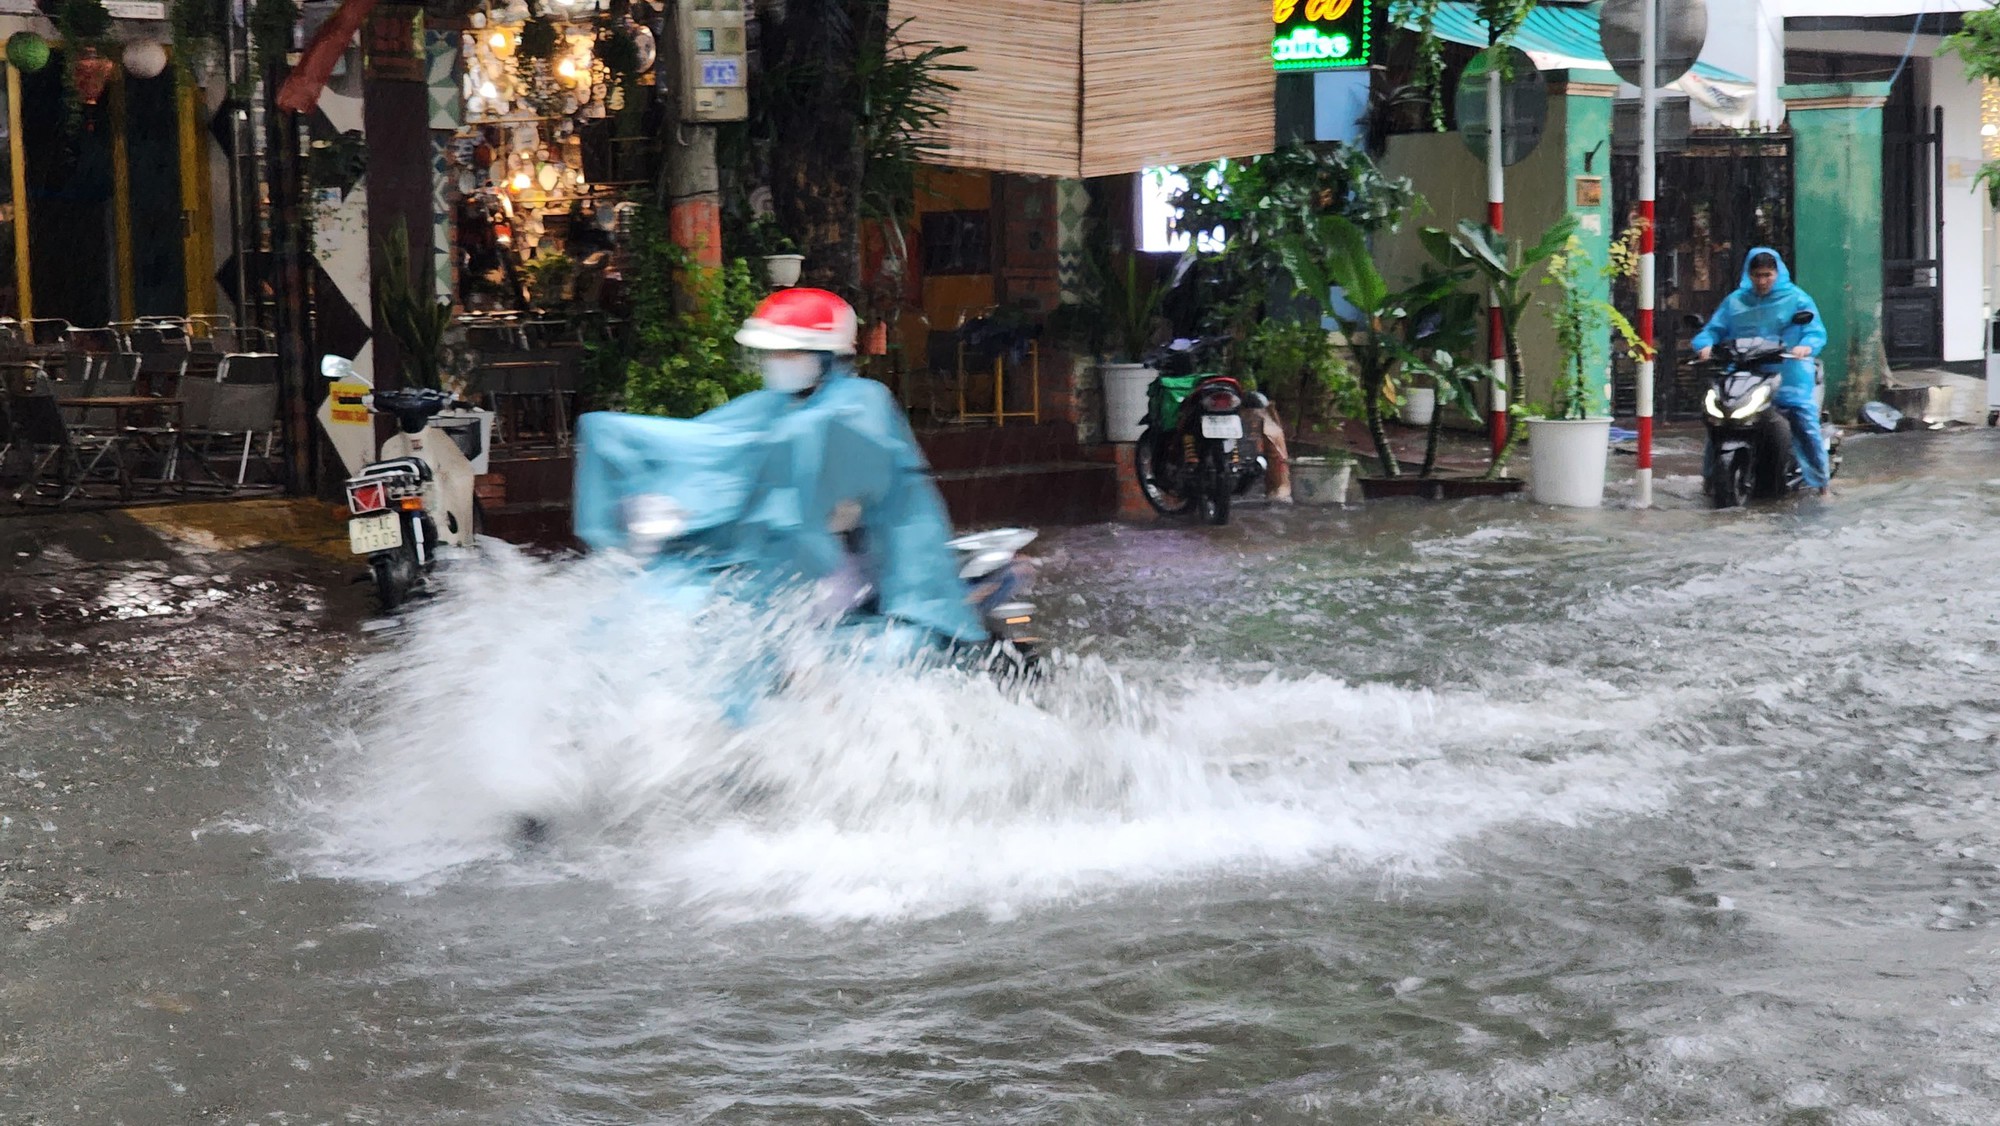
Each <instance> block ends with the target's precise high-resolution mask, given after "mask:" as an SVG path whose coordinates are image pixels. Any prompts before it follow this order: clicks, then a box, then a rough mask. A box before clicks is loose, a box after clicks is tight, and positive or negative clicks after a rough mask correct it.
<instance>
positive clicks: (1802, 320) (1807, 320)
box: [1792, 309, 1817, 325]
mask: <svg viewBox="0 0 2000 1126" xmlns="http://www.w3.org/2000/svg"><path fill="white" fill-rule="evenodd" d="M1816 319H1817V318H1815V317H1814V316H1813V311H1812V310H1811V309H1800V310H1799V311H1798V312H1796V313H1793V314H1792V323H1793V324H1795V325H1809V324H1811V323H1813V321H1814V320H1816Z"/></svg>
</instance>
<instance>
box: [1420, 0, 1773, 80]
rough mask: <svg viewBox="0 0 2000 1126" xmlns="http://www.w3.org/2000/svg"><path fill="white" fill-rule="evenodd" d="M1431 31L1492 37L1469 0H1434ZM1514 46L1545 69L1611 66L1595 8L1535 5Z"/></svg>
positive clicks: (1458, 38)
mask: <svg viewBox="0 0 2000 1126" xmlns="http://www.w3.org/2000/svg"><path fill="white" fill-rule="evenodd" d="M1402 23H1403V26H1404V27H1406V28H1409V29H1411V30H1415V27H1416V21H1415V19H1414V18H1406V19H1404V20H1403V21H1402ZM1432 30H1433V31H1435V32H1436V33H1437V35H1438V36H1439V37H1441V38H1444V39H1449V40H1451V41H1452V42H1454V43H1463V44H1465V45H1466V46H1468V47H1484V46H1486V45H1487V43H1488V42H1490V41H1491V38H1492V37H1491V35H1490V34H1489V33H1488V30H1487V27H1486V23H1485V21H1483V20H1481V19H1480V18H1479V15H1478V11H1477V8H1476V6H1475V5H1474V4H1472V3H1470V2H1469V0H1447V2H1446V3H1443V4H1440V5H1438V11H1437V20H1436V21H1435V22H1434V23H1433V24H1432ZM1514 46H1516V47H1519V48H1520V49H1521V50H1523V51H1526V52H1527V53H1528V54H1529V55H1530V56H1532V57H1534V59H1535V65H1536V66H1539V67H1541V68H1542V69H1544V70H1554V69H1564V68H1570V69H1592V70H1610V69H1611V64H1610V62H1608V61H1606V59H1605V58H1604V48H1602V47H1600V46H1598V43H1597V12H1596V11H1595V10H1594V9H1592V8H1571V7H1561V8H1551V7H1546V6H1539V5H1538V6H1536V7H1535V8H1533V9H1531V10H1530V11H1529V12H1528V19H1527V22H1526V23H1524V24H1522V25H1521V30H1520V31H1519V32H1517V33H1516V34H1515V36H1514ZM1694 73H1695V75H1697V76H1698V77H1701V78H1705V79H1708V80H1709V81H1711V82H1727V83H1730V84H1733V85H1750V84H1751V82H1750V79H1747V78H1744V77H1743V76H1742V75H1739V74H1735V73H1732V72H1730V71H1727V70H1724V69H1723V68H1721V67H1719V66H1712V65H1710V64H1708V63H1704V62H1697V63H1695V64H1694Z"/></svg>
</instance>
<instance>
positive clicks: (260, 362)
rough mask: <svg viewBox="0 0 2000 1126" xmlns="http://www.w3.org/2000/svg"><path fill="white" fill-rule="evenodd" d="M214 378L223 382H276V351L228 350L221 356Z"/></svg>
mask: <svg viewBox="0 0 2000 1126" xmlns="http://www.w3.org/2000/svg"><path fill="white" fill-rule="evenodd" d="M215 378H216V379H218V380H220V381H222V382H224V383H276V382H278V354H277V353H276V352H230V353H228V354H226V355H224V356H223V357H222V363H221V364H220V365H219V366H218V367H217V369H216V373H215Z"/></svg>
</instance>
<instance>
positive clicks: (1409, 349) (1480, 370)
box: [1403, 267, 1486, 477]
mask: <svg viewBox="0 0 2000 1126" xmlns="http://www.w3.org/2000/svg"><path fill="white" fill-rule="evenodd" d="M1470 276H1471V272H1470V271H1469V270H1439V269H1437V268H1436V267H1426V268H1425V270H1424V274H1423V277H1422V278H1420V279H1419V280H1418V282H1417V284H1416V285H1415V286H1414V287H1412V288H1411V290H1410V295H1411V296H1412V298H1414V300H1413V301H1412V302H1411V313H1410V316H1409V318H1408V319H1407V320H1406V321H1405V322H1404V340H1403V350H1404V359H1403V366H1404V369H1405V370H1406V371H1408V372H1411V373H1414V374H1418V375H1422V376H1424V377H1425V378H1427V379H1428V380H1429V381H1430V384H1431V387H1432V388H1433V389H1434V390H1435V392H1436V394H1437V400H1436V405H1435V407H1434V408H1433V409H1432V411H1431V422H1430V431H1429V433H1427V434H1426V435H1425V436H1424V465H1423V469H1422V470H1421V471H1420V472H1419V473H1418V476H1421V477H1429V476H1431V475H1432V474H1434V473H1436V472H1437V452H1438V437H1439V435H1440V434H1441V433H1442V432H1443V429H1444V414H1445V411H1446V409H1447V408H1456V409H1458V410H1460V411H1463V412H1464V413H1465V414H1467V415H1470V416H1471V417H1472V420H1473V421H1474V422H1481V421H1483V418H1482V415H1481V413H1480V409H1479V399H1480V395H1479V391H1480V386H1481V384H1482V383H1483V382H1484V380H1485V378H1486V369H1485V367H1484V366H1483V365H1482V364H1480V363H1479V362H1478V361H1477V360H1474V359H1472V358H1471V356H1472V352H1473V346H1474V343H1475V342H1476V341H1477V340H1478V337H1479V324H1480V311H1481V302H1480V299H1479V295H1478V294H1476V293H1472V292H1470V291H1468V290H1466V289H1464V288H1463V286H1464V283H1465V282H1466V281H1467V280H1468V278H1469V277H1470Z"/></svg>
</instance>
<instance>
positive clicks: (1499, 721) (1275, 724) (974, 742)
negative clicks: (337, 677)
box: [291, 552, 1676, 921]
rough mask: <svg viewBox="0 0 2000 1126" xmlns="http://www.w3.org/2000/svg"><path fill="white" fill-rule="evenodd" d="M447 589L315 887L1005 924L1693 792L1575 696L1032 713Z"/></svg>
mask: <svg viewBox="0 0 2000 1126" xmlns="http://www.w3.org/2000/svg"><path fill="white" fill-rule="evenodd" d="M450 587H451V592H450V593H448V594H447V595H445V596H444V597H442V598H441V599H439V600H438V602H437V603H436V604H434V605H432V606H431V607H428V608H427V609H426V610H424V611H423V612H421V613H419V614H418V615H416V616H415V617H414V618H413V619H412V621H411V623H410V626H409V628H408V629H407V630H405V631H402V634H401V635H400V636H398V637H396V638H395V639H394V640H393V647H391V648H388V649H385V650H384V651H383V652H381V653H379V654H376V655H374V656H372V657H370V658H369V659H367V660H366V661H365V662H364V663H363V665H362V666H361V667H360V668H359V669H358V670H357V672H356V674H355V676H354V677H353V679H352V681H351V682H350V683H349V684H347V685H346V686H344V688H343V693H342V695H343V697H344V698H345V699H348V700H351V701H358V703H357V704H356V707H355V710H354V714H353V717H352V720H351V722H350V723H349V724H347V725H345V726H344V727H342V728H341V729H340V730H339V731H338V732H337V733H336V736H335V738H334V739H333V740H332V741H331V744H332V745H331V746H330V747H329V748H328V749H327V751H326V752H325V753H324V754H323V755H322V756H319V757H318V758H317V759H316V760H315V761H314V762H312V763H311V764H309V765H308V766H307V767H306V768H305V769H303V770H302V771H301V772H300V773H299V774H298V775H297V776H296V778H295V781H294V785H293V786H292V788H291V796H292V797H293V798H294V799H295V805H296V811H297V813H298V814H299V816H300V818H301V819H302V821H303V823H304V825H305V827H306V829H307V837H308V839H309V841H310V844H309V845H308V846H307V849H306V851H307V853H308V855H307V856H306V857H305V858H304V859H305V861H306V863H307V865H308V867H309V868H311V869H312V870H315V871H317V872H319V873H321V874H324V875H329V876H333V877H337V878H348V879H360V880H368V881H376V882H382V883H387V884H391V885H397V886H402V887H405V888H408V889H412V890H425V889H431V888H435V887H438V886H441V885H443V884H446V883H449V882H453V881H464V880H486V881H491V880H499V881H517V880H542V879H553V878H571V877H575V876H578V875H582V876H587V877H589V878H593V879H601V880H606V881H610V882H612V883H614V884H617V885H619V886H621V887H624V888H626V889H628V890H629V891H630V892H631V894H633V895H636V896H641V897H644V898H645V899H648V900H651V901H658V902H668V903H673V904H677V905H680V906H683V907H686V908H690V909H697V910H699V911H701V912H703V913H706V914H708V915H711V916H714V917H719V918H727V919H740V918H755V917H761V916H767V915H774V914H785V915H794V916H800V917H805V918H808V919H813V920H820V921H838V920H848V919H867V918H892V917H924V916H932V915H937V914H941V913H945V912H950V911H955V910H962V909H968V908H969V909H977V910H984V911H987V912H989V913H992V914H995V915H1005V914H1007V913H1009V912H1012V911H1015V910H1019V909H1021V908H1022V907H1024V906H1029V905H1033V904H1036V903H1041V902H1047V901H1050V900H1059V899H1062V898H1065V897H1070V896H1076V895H1083V894H1090V893H1092V892H1094V891H1097V890H1099V889H1104V888H1108V887H1116V886H1119V885H1129V884H1132V883H1135V882H1144V881H1158V880H1171V879H1175V878H1180V877H1186V876H1189V875H1195V874H1200V873H1210V872H1215V871H1218V870H1226V869H1232V868H1244V867H1264V868H1269V867H1298V866H1329V867H1331V868H1332V869H1335V870H1339V871H1346V872H1366V871H1399V872H1422V871H1427V870H1431V869H1433V868H1435V867H1436V866H1438V865H1440V864H1443V863H1447V862H1448V861H1449V860H1450V859H1451V857H1452V855H1453V852H1454V850H1455V849H1457V848H1459V847H1461V846H1462V845H1464V843H1465V842H1466V841H1467V840H1468V839H1469V838H1471V837H1473V836H1474V835H1476V834H1478V833H1481V832H1483V831H1485V830H1487V829H1490V828H1492V827H1495V826H1498V825H1502V824H1507V823H1512V822H1520V821H1537V822H1544V823H1554V824H1558V825H1573V824H1579V823H1583V822H1586V821H1588V820H1591V819H1593V818H1597V817H1602V816H1607V815H1616V814H1621V813H1626V812H1632V811H1639V810H1645V809H1649V808H1653V807H1655V806H1656V805H1657V804H1658V803H1659V802H1660V801H1662V800H1663V798H1664V797H1665V795H1666V793H1667V791H1668V789H1669V786H1670V783H1669V781H1668V773H1669V771H1668V768H1669V767H1671V766H1672V765H1673V763H1674V761H1675V759H1676V752H1674V751H1672V750H1671V749H1669V748H1666V747H1663V746H1657V745H1652V744H1646V743H1643V742H1640V741H1635V740H1633V739H1632V738H1631V737H1630V736H1629V735H1627V734H1625V733H1627V732H1630V731H1633V730H1636V729H1638V728H1640V727H1643V726H1645V725H1647V724H1649V723H1651V722H1653V721H1654V720H1655V719H1656V718H1657V717H1656V714H1655V713H1656V711H1657V706H1656V705H1654V704H1652V703H1648V702H1646V701H1644V700H1637V701H1635V700H1629V699H1626V700H1620V699H1616V698H1613V699H1606V698H1605V696H1604V695H1603V693H1602V686H1595V685H1590V684H1585V683H1576V684H1574V685H1563V684H1562V682H1561V681H1560V680H1557V681H1556V684H1557V687H1556V688H1555V689H1554V692H1555V695H1553V696H1544V697H1543V698H1541V699H1538V700H1535V701H1533V702H1522V703H1510V702H1505V701H1498V700H1493V699H1488V698H1485V697H1482V696H1480V695H1477V694H1474V693H1470V692H1468V693H1463V694H1437V693H1432V692H1427V691H1422V690H1414V689H1407V688H1400V687H1393V686H1384V685H1350V684H1346V683H1343V682H1341V681H1338V680H1335V679H1332V678H1330V677H1326V676H1320V675H1310V674H1309V675H1300V676H1289V677H1282V676H1266V677H1264V678H1262V679H1246V678H1244V677H1242V676H1231V675H1229V674H1227V673H1225V672H1223V671H1219V670H1217V669H1214V668H1202V667H1195V666H1193V665H1190V664H1186V663H1162V664H1160V665H1159V666H1157V667H1144V668H1141V667H1138V666H1133V665H1122V666H1114V665H1111V664H1107V663H1105V662H1103V661H1101V660H1097V659H1084V660H1070V661H1067V662H1064V663H1063V665H1062V667H1060V668H1058V669H1057V670H1056V671H1055V673H1054V675H1052V676H1051V677H1050V678H1049V679H1048V681H1047V682H1046V683H1044V684H1042V685H1039V686H1036V687H1034V688H1031V689H1028V690H1025V691H1023V690H1019V689H1009V688H1007V687H1004V686H1002V685H1001V684H999V683H997V682H996V681H995V680H994V679H993V678H992V677H990V676H987V675H985V674H980V673H970V672H963V671H958V670H953V669H928V670H925V671H921V672H915V671H911V670H909V669H907V668H902V667H898V666H897V665H895V664H894V663H892V662H886V661H879V660H868V659H865V658H857V657H856V656H855V655H854V654H852V653H850V652H847V651H845V650H839V649H835V648H833V647H832V646H830V645H829V643H828V642H827V641H826V640H825V634H824V632H823V631H820V630H817V629H814V628H812V627H811V625H810V624H809V622H808V621H807V617H806V615H805V614H804V613H803V612H802V611H801V609H800V608H799V607H796V606H787V607H781V608H778V609H775V610H757V609H752V608H750V607H748V606H745V605H742V604H739V603H734V602H729V601H726V600H723V601H718V602H715V603H713V604H711V605H709V606H707V607H705V608H701V609H692V608H689V607H687V606H677V605H674V604H671V603H669V602H666V601H662V600H660V599H658V598H655V597H649V596H645V595H642V594H640V593H637V591H638V587H637V585H636V584H635V581H634V578H633V576H632V575H631V573H630V572H628V571H623V570H621V569H620V568H619V567H618V565H617V564H615V563H614V562H610V561H606V560H602V559H593V560H587V561H583V562H567V563H553V564H551V563H539V562H535V561H531V560H528V559H526V558H524V557H521V556H518V555H513V554H508V553H504V552H501V553H490V554H489V556H488V558H486V559H484V560H481V561H469V562H468V563H466V564H465V565H462V566H460V567H458V568H456V569H454V571H453V573H452V575H451V578H450ZM772 653H778V654H781V656H780V657H779V658H777V659H776V660H775V661H773V660H771V659H770V657H769V655H770V654H772ZM780 665H781V666H782V667H783V668H784V670H785V672H784V673H783V681H784V683H783V684H782V685H781V686H780V687H779V688H778V690H776V691H775V692H764V691H761V690H760V685H764V684H765V683H766V681H767V679H768V678H769V677H770V676H772V675H774V674H773V673H771V672H770V671H769V670H772V669H774V668H777V667H779V666H780ZM760 670H761V671H760ZM1544 687H1547V682H1544ZM1565 692H1567V693H1571V695H1569V696H1568V697H1567V698H1565V697H1564V695H1563V694H1564V693H1565ZM745 695H748V696H751V697H758V698H761V699H762V702H761V703H760V704H758V705H757V706H756V707H755V708H754V709H753V710H752V711H751V713H750V714H749V716H748V717H747V719H744V720H742V721H741V722H738V721H737V720H735V719H732V717H731V715H730V714H729V711H728V701H729V700H731V699H734V698H738V697H741V696H745ZM524 815H525V816H532V817H536V818H540V819H542V820H544V821H546V822H547V824H548V826H549V829H550V832H549V839H548V841H547V843H546V844H545V845H543V846H540V847H532V848H530V847H524V846H523V845H522V844H521V842H520V840H519V838H518V835H517V833H518V825H519V818H521V817H522V816H524Z"/></svg>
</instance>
